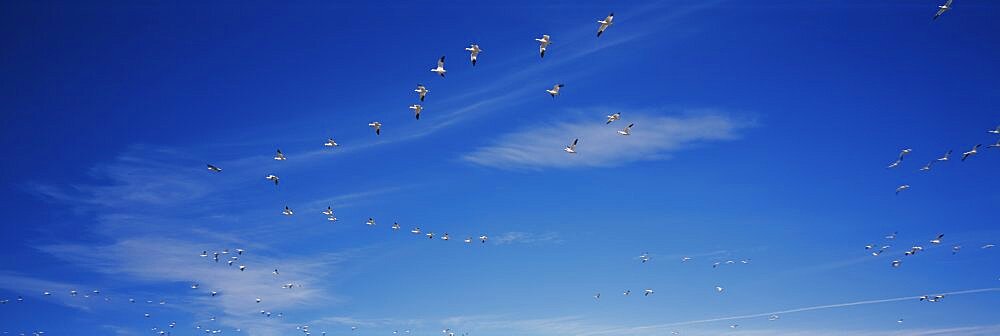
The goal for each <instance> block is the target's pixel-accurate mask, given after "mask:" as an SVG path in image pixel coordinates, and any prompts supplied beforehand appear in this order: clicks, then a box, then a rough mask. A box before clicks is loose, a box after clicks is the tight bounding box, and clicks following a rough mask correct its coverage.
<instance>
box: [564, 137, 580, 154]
mask: <svg viewBox="0 0 1000 336" xmlns="http://www.w3.org/2000/svg"><path fill="white" fill-rule="evenodd" d="M579 141H580V139H573V144H572V145H569V146H566V148H563V150H564V151H566V153H570V154H576V143H577V142H579Z"/></svg>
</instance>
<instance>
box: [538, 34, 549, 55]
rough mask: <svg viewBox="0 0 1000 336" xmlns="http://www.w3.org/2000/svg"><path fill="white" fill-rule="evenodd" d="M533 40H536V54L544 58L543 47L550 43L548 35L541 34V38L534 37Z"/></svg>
mask: <svg viewBox="0 0 1000 336" xmlns="http://www.w3.org/2000/svg"><path fill="white" fill-rule="evenodd" d="M535 41H538V54H539V55H541V57H542V58H545V49H546V48H548V47H549V44H551V43H552V39H551V38H549V36H548V35H542V38H536V39H535Z"/></svg>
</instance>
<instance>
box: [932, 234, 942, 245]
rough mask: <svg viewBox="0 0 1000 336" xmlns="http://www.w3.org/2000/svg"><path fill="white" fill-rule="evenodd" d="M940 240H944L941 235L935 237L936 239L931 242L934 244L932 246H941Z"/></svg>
mask: <svg viewBox="0 0 1000 336" xmlns="http://www.w3.org/2000/svg"><path fill="white" fill-rule="evenodd" d="M941 238H944V235H943V234H939V235H938V236H937V238H934V239H932V240H931V244H934V245H937V244H941Z"/></svg>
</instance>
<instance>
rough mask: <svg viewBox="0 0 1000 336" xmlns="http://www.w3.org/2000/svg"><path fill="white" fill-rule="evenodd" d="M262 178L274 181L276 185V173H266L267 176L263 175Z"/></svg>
mask: <svg viewBox="0 0 1000 336" xmlns="http://www.w3.org/2000/svg"><path fill="white" fill-rule="evenodd" d="M264 178H265V179H267V180H268V181H272V182H274V185H275V186H277V185H278V175H274V174H268V175H267V176H264Z"/></svg>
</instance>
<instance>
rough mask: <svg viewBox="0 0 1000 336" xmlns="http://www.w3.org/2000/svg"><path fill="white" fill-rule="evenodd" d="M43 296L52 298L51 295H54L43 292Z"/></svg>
mask: <svg viewBox="0 0 1000 336" xmlns="http://www.w3.org/2000/svg"><path fill="white" fill-rule="evenodd" d="M42 295H45V296H51V295H52V293H50V292H42Z"/></svg>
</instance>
